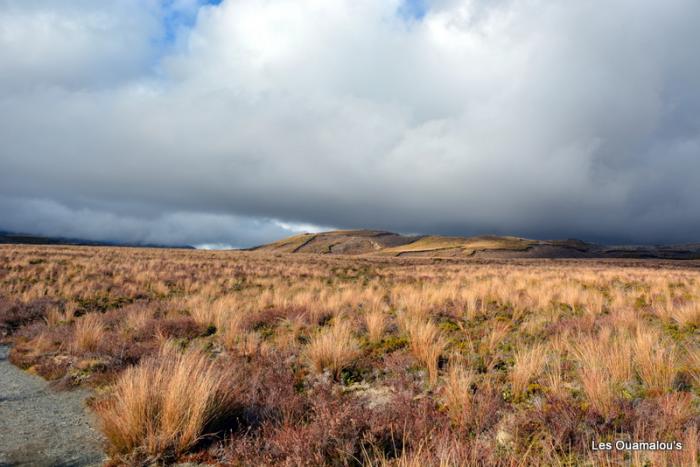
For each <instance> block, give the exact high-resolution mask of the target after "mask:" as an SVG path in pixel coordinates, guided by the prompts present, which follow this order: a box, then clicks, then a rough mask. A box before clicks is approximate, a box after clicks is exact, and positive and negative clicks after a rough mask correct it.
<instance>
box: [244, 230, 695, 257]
mask: <svg viewBox="0 0 700 467" xmlns="http://www.w3.org/2000/svg"><path fill="white" fill-rule="evenodd" d="M248 251H262V252H274V253H307V254H330V255H379V256H399V257H406V256H408V257H415V256H419V257H420V256H422V257H453V258H460V257H462V258H466V257H471V258H494V259H496V258H503V259H507V258H651V259H653V258H658V259H700V244H696V243H693V244H681V245H658V246H657V245H652V246H650V245H621V246H609V245H598V244H594V243H587V242H584V241H581V240H573V239H569V240H533V239H527V238H521V237H510V236H496V235H483V236H476V237H448V236H440V235H419V236H407V235H401V234H396V233H392V232H385V231H380V230H335V231H331V232H322V233H304V234H300V235H295V236H293V237H289V238H285V239H282V240H279V241H276V242H273V243H269V244H266V245H261V246H257V247H254V248H249V249H248Z"/></svg>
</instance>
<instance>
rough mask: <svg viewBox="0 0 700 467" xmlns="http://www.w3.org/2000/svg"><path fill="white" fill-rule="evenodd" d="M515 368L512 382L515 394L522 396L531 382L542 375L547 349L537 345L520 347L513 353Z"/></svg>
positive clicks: (512, 373)
mask: <svg viewBox="0 0 700 467" xmlns="http://www.w3.org/2000/svg"><path fill="white" fill-rule="evenodd" d="M513 360H514V363H513V369H512V370H511V372H510V384H511V389H512V391H513V395H514V396H516V397H517V396H522V395H523V394H525V392H526V391H527V389H528V385H529V384H530V382H531V381H532V380H533V379H534V378H536V377H537V376H538V375H540V374H541V373H542V372H543V371H544V368H545V364H546V363H547V349H546V348H545V347H544V346H542V345H536V346H533V347H530V348H526V349H519V350H518V351H516V352H515V354H514V355H513Z"/></svg>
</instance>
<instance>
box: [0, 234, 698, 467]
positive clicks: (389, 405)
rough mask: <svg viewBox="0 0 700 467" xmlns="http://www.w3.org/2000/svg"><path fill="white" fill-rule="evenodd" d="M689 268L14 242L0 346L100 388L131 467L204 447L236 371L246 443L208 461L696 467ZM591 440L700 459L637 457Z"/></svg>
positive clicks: (2, 292)
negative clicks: (593, 445) (677, 443)
mask: <svg viewBox="0 0 700 467" xmlns="http://www.w3.org/2000/svg"><path fill="white" fill-rule="evenodd" d="M696 265H697V263H695V262H675V263H674V262H647V261H627V260H619V261H537V260H529V261H481V260H477V261H471V260H467V259H449V260H447V259H443V260H442V261H439V262H438V261H434V260H433V259H431V258H422V259H421V258H391V257H369V256H367V257H361V258H349V257H341V256H323V255H317V256H313V255H283V254H280V255H275V254H261V253H241V252H202V251H180V250H151V249H113V248H82V247H32V246H26V247H3V246H0V333H2V334H3V335H6V336H8V337H7V339H8V340H9V341H11V343H12V344H13V345H14V347H13V350H12V353H11V356H10V358H11V359H12V361H13V362H15V363H16V364H18V365H20V366H22V367H25V368H29V367H31V368H32V370H33V371H36V372H37V373H38V374H40V375H42V376H45V377H46V378H49V379H58V380H61V381H62V382H63V381H65V382H68V383H70V384H76V385H85V386H91V387H97V388H99V394H101V395H103V396H104V397H103V398H102V397H101V398H102V402H100V404H99V407H100V409H99V410H103V411H104V414H105V417H107V418H109V419H110V420H111V422H108V423H107V424H106V425H105V432H106V433H107V434H109V436H108V439H110V440H112V441H110V442H111V443H112V444H113V446H112V448H111V449H112V451H113V452H118V453H121V454H120V455H122V456H124V457H123V459H125V460H126V461H131V460H134V459H136V460H139V459H141V460H148V458H152V459H155V458H161V459H163V460H167V461H169V460H175V458H177V457H181V455H180V454H181V453H184V452H187V451H189V450H195V451H197V450H199V448H200V445H199V444H198V443H197V441H196V440H197V439H199V438H200V437H202V436H205V435H206V434H207V433H208V432H210V431H213V430H215V428H214V427H213V425H212V423H213V421H212V423H210V422H209V419H210V418H213V419H217V420H219V419H221V418H225V413H226V412H227V411H228V410H229V408H230V407H232V405H229V404H228V403H225V404H223V405H219V404H218V402H216V401H218V400H224V401H226V400H228V399H227V397H226V396H225V395H224V396H222V397H219V395H220V394H224V393H222V392H218V391H219V389H217V388H219V387H220V386H218V384H219V383H217V381H218V382H221V378H223V377H222V376H221V375H224V374H227V375H228V376H226V378H227V381H235V382H236V384H238V383H239V382H240V383H241V384H242V385H243V386H244V387H242V388H241V387H238V386H237V388H236V394H237V399H236V400H237V401H238V402H239V403H240V404H241V406H242V410H241V412H239V413H238V415H240V417H241V418H240V419H239V420H238V422H239V424H240V427H239V430H237V431H235V432H233V433H230V435H229V436H228V437H227V439H226V441H225V442H222V443H221V444H220V445H218V446H213V447H212V449H211V450H208V451H207V452H206V453H205V452H199V453H198V454H197V456H199V457H198V459H204V460H206V461H210V462H213V463H216V462H219V463H221V464H224V465H230V464H234V465H236V464H240V465H278V464H279V465H298V464H304V463H306V464H313V465H326V464H330V465H346V464H351V463H353V462H357V458H358V457H360V458H362V456H363V455H364V454H362V452H363V449H365V448H366V449H367V453H366V454H367V455H368V456H369V457H368V461H367V463H368V464H372V465H378V464H379V465H383V464H386V465H411V464H412V463H413V464H415V465H419V464H420V465H437V464H439V463H441V462H446V463H447V464H453V465H527V464H534V465H562V464H563V465H582V464H583V465H585V464H586V463H587V462H588V463H593V464H595V463H596V462H597V463H601V464H605V462H608V464H609V465H621V464H623V463H624V462H627V461H634V462H639V463H640V464H644V463H647V464H649V463H651V464H652V465H690V464H689V462H692V461H693V459H697V449H698V446H697V430H695V431H693V429H694V428H696V427H697V423H698V420H700V408H699V407H700V405H699V404H698V401H699V400H700V350H698V349H699V348H700V347H699V346H698V342H697V332H698V322H697V310H698V304H699V303H700V285H699V284H700V272H699V271H698V270H697V269H695V267H696ZM173 342H175V343H177V345H178V346H179V347H181V348H190V349H206V353H207V357H204V356H203V355H200V354H198V355H199V356H187V357H185V356H184V355H189V353H186V354H180V353H177V352H175V353H174V354H173V355H171V356H170V357H165V356H164V355H161V354H160V353H159V347H160V346H161V345H166V346H168V345H171V344H172V343H173ZM169 355H170V354H169ZM447 356H449V361H450V362H451V363H450V365H449V366H448V367H446V368H444V369H443V368H441V364H442V363H443V362H444V361H445V357H447ZM185 360H186V361H187V362H190V361H191V362H194V361H195V360H196V361H197V363H196V364H195V363H191V362H190V363H186V362H185ZM180 361H182V363H177V362H180ZM139 362H141V363H139ZM168 362H170V363H168ZM173 362H176V363H173ZM416 363H418V364H416ZM133 365H136V366H133ZM188 365H189V366H188ZM191 366H195V367H197V368H198V369H194V370H192V369H191V368H190V367H191ZM185 367H187V368H190V370H192V371H189V373H191V374H197V371H199V372H200V374H201V375H204V380H207V381H210V383H211V381H214V383H211V384H210V383H206V384H205V383H201V385H200V383H199V382H198V381H199V379H196V378H192V377H187V378H185V376H184V375H185V373H187V372H186V371H185V370H184V369H182V368H185ZM326 371H327V372H329V374H330V375H332V376H333V378H325V377H319V373H323V372H326ZM193 372H194V373H193ZM163 375H168V378H170V379H168V378H166V377H165V376H163ZM171 377H173V378H175V379H174V380H173V381H176V380H177V381H180V382H179V383H175V382H173V383H171V382H170V381H171V379H172V378H171ZM212 378H213V379H212ZM195 380H196V381H195ZM144 381H147V382H148V384H143V382H144ZM193 381H195V382H194V383H193ZM137 383H138V384H137ZM151 383H152V384H151ZM171 384H173V385H174V386H173V387H171V386H170V385H171ZM221 384H223V383H221ZM190 386H191V387H190ZM180 387H182V388H185V387H187V391H189V392H193V394H194V392H195V391H200V392H202V393H206V394H212V393H213V394H218V395H216V396H212V397H213V399H212V398H208V397H209V396H205V397H200V396H196V399H195V398H194V397H195V396H190V395H189V392H187V391H185V389H177V388H180ZM220 388H221V391H225V388H223V386H221V387H220ZM178 391H179V392H178ZM168 394H172V396H170V395H168ZM175 396H177V398H176V397H175ZM207 401H210V402H211V403H209V402H207ZM202 404H204V405H202ZM207 404H208V405H207ZM205 406H206V407H205ZM165 407H170V408H169V409H166V408H165ZM203 407H204V408H203ZM146 412H147V413H148V416H147V417H144V416H143V414H144V413H146ZM166 412H167V413H168V414H169V415H167V417H165V416H161V415H160V414H162V413H166ZM139 413H141V414H142V415H141V416H138V414H139ZM154 413H157V414H158V416H157V417H155V418H154V417H151V414H154ZM129 414H132V415H129ZM134 414H136V415H134ZM202 414H204V415H202ZM207 414H209V415H207ZM178 417H180V418H178ZM178 424H179V425H181V426H182V427H186V429H183V430H174V429H173V426H175V425H178ZM197 427H199V428H197ZM591 437H593V438H596V439H612V438H619V437H622V438H629V439H634V438H640V439H641V438H644V439H647V438H649V439H655V438H658V437H663V438H664V439H679V440H685V442H686V445H687V446H690V447H689V448H688V449H689V450H688V451H685V450H684V451H683V453H680V454H679V453H676V454H668V453H661V452H658V453H644V452H642V453H635V454H634V456H631V457H630V458H629V459H627V460H625V459H624V458H623V457H624V453H608V458H606V457H605V456H603V455H592V454H591V453H590V444H589V442H590V438H591ZM693 443H694V444H693ZM368 446H369V447H368ZM372 446H374V447H375V448H376V450H374V449H375V448H372ZM353 456H354V457H353Z"/></svg>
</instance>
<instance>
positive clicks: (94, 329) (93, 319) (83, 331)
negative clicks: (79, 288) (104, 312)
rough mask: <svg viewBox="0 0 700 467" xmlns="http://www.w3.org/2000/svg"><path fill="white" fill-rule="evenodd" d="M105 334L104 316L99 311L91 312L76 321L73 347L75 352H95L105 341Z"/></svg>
mask: <svg viewBox="0 0 700 467" xmlns="http://www.w3.org/2000/svg"><path fill="white" fill-rule="evenodd" d="M105 334H106V328H105V325H104V323H103V322H102V317H101V316H100V315H99V314H97V313H89V314H87V315H85V316H82V317H80V318H79V319H78V320H77V321H76V323H75V331H74V333H73V342H72V343H71V348H72V349H73V351H74V352H94V351H96V350H97V349H98V348H99V346H100V344H101V343H102V342H103V340H104V338H105Z"/></svg>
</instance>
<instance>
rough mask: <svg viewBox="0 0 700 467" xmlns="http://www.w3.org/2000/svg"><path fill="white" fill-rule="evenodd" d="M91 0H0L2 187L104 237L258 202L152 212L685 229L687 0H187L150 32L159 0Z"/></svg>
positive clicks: (688, 211) (690, 164)
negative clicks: (94, 225)
mask: <svg viewBox="0 0 700 467" xmlns="http://www.w3.org/2000/svg"><path fill="white" fill-rule="evenodd" d="M28 3H31V5H27V4H28ZM180 3H182V2H180ZM185 3H187V2H185ZM412 3H413V4H415V5H418V4H419V3H416V2H412ZM91 5H92V2H87V1H66V2H61V3H60V6H57V5H56V2H48V1H46V2H41V1H39V2H18V1H17V2H13V1H4V2H0V17H2V18H3V20H2V21H1V22H0V24H1V26H0V62H2V63H3V64H5V63H8V64H9V68H8V69H9V73H3V74H2V76H3V77H2V78H0V163H2V167H3V170H2V171H1V172H0V196H3V197H5V198H6V199H13V200H18V199H20V200H36V199H41V200H50V202H52V203H55V204H56V205H57V206H64V207H66V208H67V209H69V210H70V212H73V213H75V212H82V210H87V211H85V212H89V213H90V215H91V216H95V217H96V218H98V217H99V215H105V216H113V217H114V218H115V219H128V220H129V221H128V222H114V223H111V224H108V225H110V226H111V227H110V231H109V232H111V235H114V236H122V235H124V236H125V235H132V236H133V235H136V234H133V232H134V231H138V232H141V233H140V234H138V235H136V236H137V237H140V238H153V237H154V236H159V235H165V231H164V229H163V228H162V227H158V226H161V225H167V221H166V220H167V218H168V216H172V215H175V213H191V215H192V216H215V217H216V218H219V216H222V217H223V218H229V217H230V218H234V219H249V220H251V221H250V222H252V223H245V222H244V223H243V224H241V227H240V229H241V232H242V234H241V235H240V236H238V237H236V235H237V233H236V232H237V230H236V227H230V228H228V230H225V229H224V230H222V235H221V237H222V238H218V236H217V238H213V237H214V236H212V235H209V233H208V232H209V226H208V225H205V224H206V223H204V224H202V223H199V224H198V223H197V222H196V221H195V220H191V223H189V224H188V222H187V221H185V220H181V221H179V223H177V225H170V227H169V228H168V229H169V230H168V231H174V230H178V231H180V230H181V231H182V232H184V233H183V234H181V235H180V236H179V237H178V238H180V239H184V238H187V239H188V241H192V242H199V243H205V242H222V243H237V244H241V245H242V244H243V243H245V242H247V243H249V244H250V243H260V242H257V241H255V240H256V238H257V237H255V232H254V231H253V230H254V229H256V228H260V225H258V224H255V221H254V220H255V219H260V220H267V221H265V222H267V223H268V224H266V225H268V226H270V228H273V227H272V226H275V225H276V226H277V228H280V225H283V224H286V223H301V224H312V225H332V226H337V227H347V228H364V227H370V228H383V229H388V230H396V231H405V232H430V233H447V234H474V233H484V232H492V233H508V234H519V235H529V236H535V237H549V238H551V237H582V238H585V239H591V240H604V241H638V242H651V241H664V242H675V241H691V240H698V237H697V231H698V228H699V227H700V203H699V202H698V201H699V200H700V120H699V119H698V117H697V116H698V115H700V97H699V96H700V93H698V92H697V83H698V82H700V60H698V59H697V57H696V56H695V55H696V54H695V52H694V50H693V47H692V44H694V43H696V42H698V40H699V39H700V37H699V36H700V32H699V31H698V29H697V27H696V25H697V24H698V20H700V4H698V3H697V2H694V1H691V0H670V1H669V2H664V3H663V5H662V4H659V3H656V2H633V1H631V0H612V1H606V2H583V3H581V2H578V3H571V2H556V3H552V2H545V1H543V0H542V1H539V0H536V1H532V0H528V1H526V0H499V1H496V2H493V1H489V2H486V1H478V0H434V1H429V2H425V3H423V4H422V7H423V8H424V11H423V14H422V15H406V14H405V11H406V8H407V4H406V3H405V2H401V1H398V0H383V1H377V0H355V1H350V0H328V1H325V2H318V1H315V0H274V1H259V0H225V1H223V2H221V3H220V4H218V5H204V4H203V3H201V4H200V2H196V3H192V4H190V5H186V6H188V7H189V8H190V9H189V10H187V11H188V13H187V14H188V15H190V17H191V18H192V19H191V21H189V22H183V23H182V25H181V26H179V27H178V28H176V30H175V32H174V34H175V35H176V37H173V38H171V39H172V40H171V44H170V45H169V46H167V47H163V45H162V39H163V35H164V34H165V32H164V31H166V30H167V29H168V25H167V24H168V21H169V20H168V18H172V15H173V11H174V10H173V8H174V6H173V5H174V4H173V2H156V1H151V2H135V1H134V2H129V1H127V2H121V1H116V0H114V1H105V2H100V6H101V9H103V11H106V12H109V15H108V16H109V21H106V22H105V21H102V22H101V20H99V18H100V14H98V13H99V12H97V10H96V8H95V7H93V6H91ZM183 5H184V4H183ZM8 12H9V13H11V14H6V13H8ZM41 18H51V19H50V20H41ZM42 21H44V23H45V24H46V26H42V27H40V26H37V24H39V25H40V24H42ZM66 22H68V23H71V24H74V25H75V26H74V27H75V30H76V31H77V32H76V33H75V35H74V34H72V33H67V32H66V27H65V26H62V25H64V24H65V23H66ZM190 23H191V24H190ZM8 31H10V32H8ZM37 31H42V34H37ZM66 37H69V38H71V40H64V39H65V38H66ZM76 44H77V45H76ZM90 44H93V45H90ZM23 50H31V51H33V52H32V54H29V55H26V56H25V54H24V53H23ZM30 58H31V60H30ZM66 64H70V66H65V65H66ZM23 202H24V201H23ZM21 205H22V204H21V203H19V202H18V204H16V205H12V204H7V203H6V204H5V211H4V212H3V218H5V217H6V213H12V214H16V212H17V210H18V209H20V207H21ZM13 206H16V207H13ZM66 215H67V216H68V218H70V215H68V214H66ZM26 216H28V217H27V219H28V220H27V221H26V224H24V225H27V227H31V226H32V225H36V226H42V227H41V228H42V229H44V230H46V229H48V228H49V227H48V226H46V225H45V224H46V222H47V221H45V219H46V218H47V216H48V215H47V214H46V212H43V211H36V214H31V213H28V214H26ZM48 217H50V216H48ZM88 217H90V216H84V224H85V227H76V228H75V230H74V231H75V235H81V231H80V229H81V228H82V229H83V230H84V235H92V236H97V235H106V232H102V233H95V232H94V231H92V230H90V229H89V228H88V227H87V225H89V224H90V221H89V219H88ZM50 218H51V219H54V221H52V223H51V226H53V227H52V228H54V227H57V226H61V225H63V224H61V223H60V222H59V218H62V217H60V216H54V217H50ZM32 219H33V220H32ZM42 219H44V220H42ZM261 222H262V221H261ZM275 222H277V223H275ZM280 223H282V224H280ZM0 224H2V222H1V221H0ZM98 225H99V223H98ZM125 225H130V226H132V227H129V228H127V227H126V226H125ZM227 225H230V226H233V225H237V224H235V223H232V224H227ZM0 227H4V226H2V225H0ZM37 228H38V227H37ZM129 229H132V230H129ZM54 230H56V229H54ZM268 232H273V231H272V230H264V229H261V231H260V233H259V238H261V239H262V238H263V237H265V235H268ZM279 233H280V234H282V233H284V232H281V231H280V232H279ZM227 235H230V236H231V237H232V238H239V239H240V240H236V241H233V240H229V239H227V238H223V237H226V236H227ZM269 235H272V234H271V233H270V234H269ZM175 237H177V235H176V236H175ZM175 237H172V238H175ZM245 239H247V240H245ZM241 242H243V243H241Z"/></svg>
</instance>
